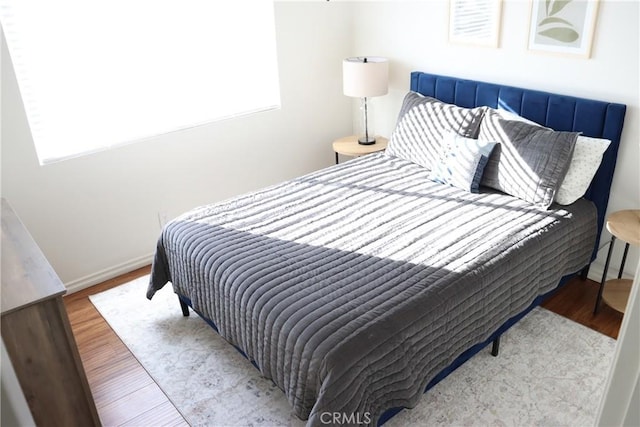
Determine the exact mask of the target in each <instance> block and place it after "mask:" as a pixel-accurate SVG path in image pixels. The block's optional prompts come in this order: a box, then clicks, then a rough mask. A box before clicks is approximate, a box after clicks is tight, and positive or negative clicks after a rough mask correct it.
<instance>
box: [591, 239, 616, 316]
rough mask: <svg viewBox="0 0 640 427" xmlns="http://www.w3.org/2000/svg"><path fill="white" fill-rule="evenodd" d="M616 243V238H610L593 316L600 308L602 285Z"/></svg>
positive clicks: (605, 278) (605, 279)
mask: <svg viewBox="0 0 640 427" xmlns="http://www.w3.org/2000/svg"><path fill="white" fill-rule="evenodd" d="M615 241H616V236H611V242H610V243H609V251H608V252H607V260H606V261H605V263H604V271H603V272H602V280H600V289H598V298H596V306H595V307H594V308H593V314H594V315H595V314H597V313H598V308H599V307H600V301H602V291H603V290H604V283H605V282H606V281H607V272H608V271H609V261H611V254H612V253H613V244H614V243H615Z"/></svg>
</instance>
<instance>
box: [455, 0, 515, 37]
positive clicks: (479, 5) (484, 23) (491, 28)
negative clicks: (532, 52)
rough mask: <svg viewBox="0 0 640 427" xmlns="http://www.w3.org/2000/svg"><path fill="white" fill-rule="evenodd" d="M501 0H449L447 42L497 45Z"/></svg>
mask: <svg viewBox="0 0 640 427" xmlns="http://www.w3.org/2000/svg"><path fill="white" fill-rule="evenodd" d="M501 6H502V1H501V0H449V42H451V43H465V44H473V45H478V46H489V47H498V44H499V39H500V14H501Z"/></svg>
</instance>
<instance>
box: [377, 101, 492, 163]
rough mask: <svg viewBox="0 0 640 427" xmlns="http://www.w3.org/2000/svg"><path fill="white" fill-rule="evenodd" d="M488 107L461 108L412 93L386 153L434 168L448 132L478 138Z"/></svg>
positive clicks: (399, 116) (400, 115)
mask: <svg viewBox="0 0 640 427" xmlns="http://www.w3.org/2000/svg"><path fill="white" fill-rule="evenodd" d="M485 110H486V107H478V108H463V107H458V106H457V105H453V104H447V103H446V102H442V101H439V100H437V99H435V98H431V97H428V96H423V95H420V94H419V93H417V92H409V93H408V94H407V95H406V96H405V98H404V101H403V103H402V108H401V109H400V114H399V115H398V122H397V124H396V128H395V130H394V131H393V133H392V134H391V140H390V141H389V145H388V146H387V150H386V153H387V154H389V155H392V156H395V157H400V158H402V159H405V160H408V161H410V162H413V163H417V164H419V165H421V166H423V167H425V168H427V169H429V170H432V169H433V168H434V165H436V164H437V162H438V160H439V155H440V152H441V151H442V150H441V145H442V141H443V139H444V136H445V134H446V133H448V132H453V133H455V134H458V135H460V136H463V137H466V138H477V136H478V131H479V129H480V122H481V121H482V116H483V115H484V112H485Z"/></svg>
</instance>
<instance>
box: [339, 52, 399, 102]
mask: <svg viewBox="0 0 640 427" xmlns="http://www.w3.org/2000/svg"><path fill="white" fill-rule="evenodd" d="M388 82H389V62H388V61H387V59H386V58H380V57H377V56H366V57H356V58H347V59H345V60H344V61H342V84H343V91H344V94H345V95H346V96H353V97H355V98H369V97H372V96H382V95H386V94H387V92H388V91H389V85H388Z"/></svg>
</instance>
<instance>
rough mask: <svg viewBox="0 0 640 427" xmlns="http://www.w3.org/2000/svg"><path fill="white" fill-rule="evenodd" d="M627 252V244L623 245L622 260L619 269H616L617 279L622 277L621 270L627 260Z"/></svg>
mask: <svg viewBox="0 0 640 427" xmlns="http://www.w3.org/2000/svg"><path fill="white" fill-rule="evenodd" d="M628 253H629V244H628V243H627V244H625V245H624V253H623V254H622V262H621V263H620V270H618V279H622V270H624V264H625V262H627V254H628Z"/></svg>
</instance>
